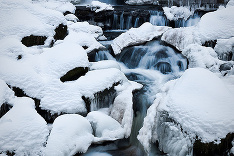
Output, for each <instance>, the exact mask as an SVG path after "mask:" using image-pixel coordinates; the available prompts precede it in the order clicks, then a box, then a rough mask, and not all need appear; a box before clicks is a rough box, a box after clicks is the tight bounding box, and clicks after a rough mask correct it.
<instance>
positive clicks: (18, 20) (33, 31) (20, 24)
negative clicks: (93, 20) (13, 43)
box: [0, 0, 66, 39]
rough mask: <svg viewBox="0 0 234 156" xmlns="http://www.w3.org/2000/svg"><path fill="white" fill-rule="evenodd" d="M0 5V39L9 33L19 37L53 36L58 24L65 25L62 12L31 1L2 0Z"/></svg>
mask: <svg viewBox="0 0 234 156" xmlns="http://www.w3.org/2000/svg"><path fill="white" fill-rule="evenodd" d="M0 5H1V10H0V15H1V16H0V20H1V23H2V24H1V28H0V39H1V38H2V37H4V36H9V35H17V36H18V37H19V38H23V37H25V36H29V35H36V36H53V35H54V34H55V32H54V29H55V28H56V27H57V26H58V25H59V24H61V23H63V24H65V25H66V20H65V18H64V16H63V14H62V13H60V12H58V11H55V10H51V9H46V8H44V7H42V6H41V5H39V4H33V3H32V2H31V1H25V0H18V1H14V0H2V1H1V2H0ZM7 12H11V13H10V14H8V13H7Z"/></svg>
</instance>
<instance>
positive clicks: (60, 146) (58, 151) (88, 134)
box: [45, 114, 94, 156]
mask: <svg viewBox="0 0 234 156" xmlns="http://www.w3.org/2000/svg"><path fill="white" fill-rule="evenodd" d="M92 132H93V130H92V127H91V125H90V123H89V121H88V120H87V119H86V118H84V117H82V116H80V115H77V114H66V115H61V116H59V117H58V118H56V119H55V121H54V123H53V128H52V130H51V133H50V135H49V138H48V141H47V145H46V148H45V155H46V156H64V155H69V156H71V155H74V154H76V153H78V152H79V153H84V152H86V151H87V149H88V147H89V146H90V145H91V143H92V141H93V138H94V136H93V135H92Z"/></svg>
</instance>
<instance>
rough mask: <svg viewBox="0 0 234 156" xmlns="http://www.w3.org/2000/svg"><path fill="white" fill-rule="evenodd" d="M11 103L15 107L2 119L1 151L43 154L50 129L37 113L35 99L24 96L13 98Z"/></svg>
mask: <svg viewBox="0 0 234 156" xmlns="http://www.w3.org/2000/svg"><path fill="white" fill-rule="evenodd" d="M11 103H12V104H13V105H14V106H13V108H12V109H11V110H10V111H9V112H7V113H6V114H5V115H4V116H3V117H2V118H1V119H0V134H1V135H0V153H1V152H4V151H9V152H10V153H11V152H14V153H15V154H16V155H40V154H42V151H43V146H44V144H45V142H46V138H47V136H48V135H49V130H48V128H47V125H46V122H45V120H44V119H43V118H42V117H41V116H40V115H39V114H37V111H36V110H35V105H34V101H33V100H32V99H29V98H26V97H23V98H15V99H12V100H11Z"/></svg>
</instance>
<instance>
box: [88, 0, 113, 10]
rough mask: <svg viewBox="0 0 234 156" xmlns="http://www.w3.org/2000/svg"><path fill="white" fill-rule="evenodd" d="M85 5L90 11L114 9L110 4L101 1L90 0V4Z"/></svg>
mask: <svg viewBox="0 0 234 156" xmlns="http://www.w3.org/2000/svg"><path fill="white" fill-rule="evenodd" d="M87 7H89V8H91V11H95V12H96V13H98V12H100V11H105V10H114V8H113V7H112V6H111V5H110V4H106V3H102V2H99V1H92V2H91V4H90V5H87Z"/></svg>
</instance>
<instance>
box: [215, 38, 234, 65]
mask: <svg viewBox="0 0 234 156" xmlns="http://www.w3.org/2000/svg"><path fill="white" fill-rule="evenodd" d="M214 50H215V52H216V53H217V54H218V56H219V58H221V59H223V60H233V61H234V57H232V58H231V57H230V58H228V56H230V53H232V54H233V53H234V37H232V38H229V39H218V40H217V44H216V45H215V47H214ZM225 56H226V57H225Z"/></svg>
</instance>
